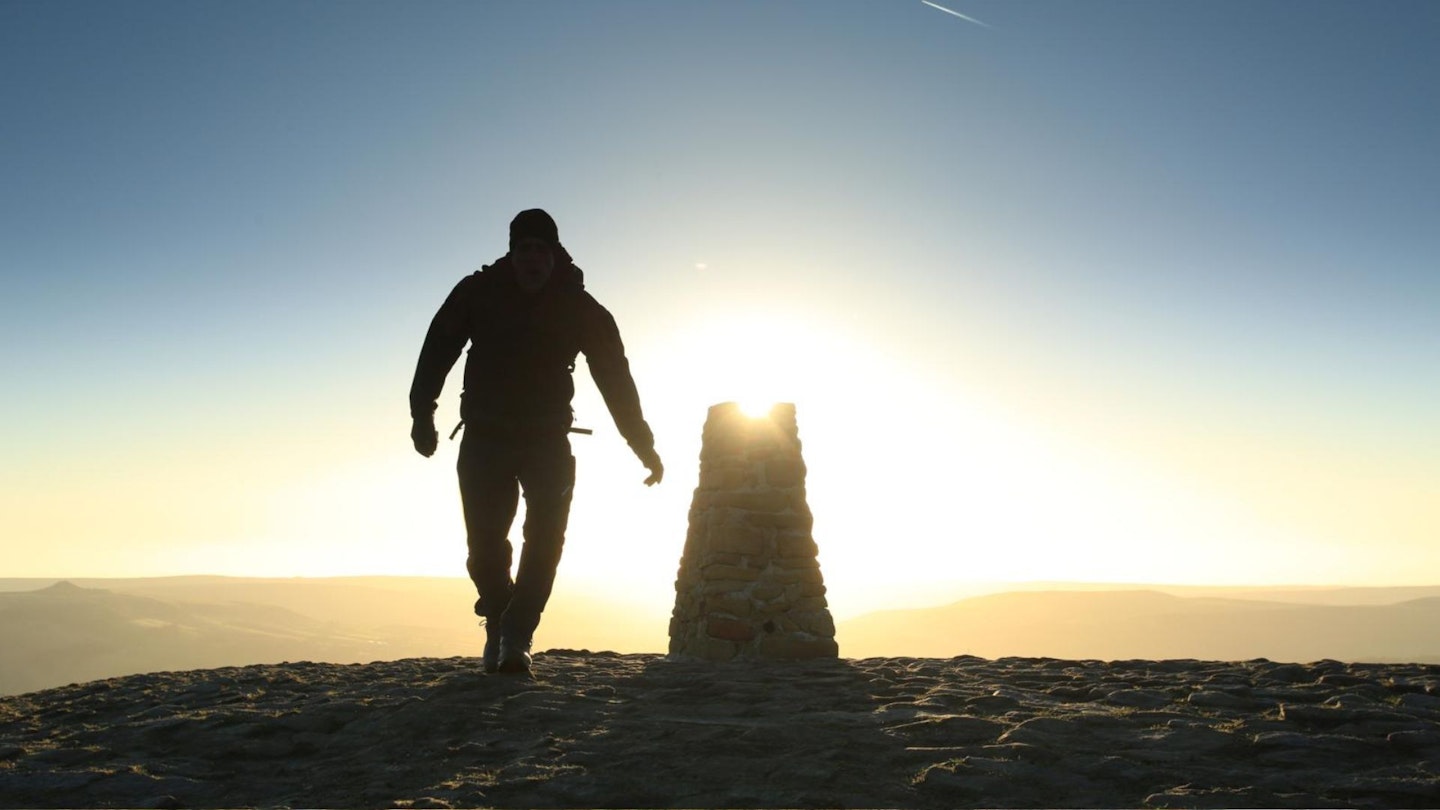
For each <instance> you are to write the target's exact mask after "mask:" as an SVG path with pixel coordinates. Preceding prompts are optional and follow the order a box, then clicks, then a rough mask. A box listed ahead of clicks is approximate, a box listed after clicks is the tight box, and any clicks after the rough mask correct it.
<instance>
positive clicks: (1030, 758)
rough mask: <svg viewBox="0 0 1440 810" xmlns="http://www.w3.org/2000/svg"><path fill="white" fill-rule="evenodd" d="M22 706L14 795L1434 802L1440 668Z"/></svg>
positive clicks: (726, 682) (185, 679) (1076, 667)
mask: <svg viewBox="0 0 1440 810" xmlns="http://www.w3.org/2000/svg"><path fill="white" fill-rule="evenodd" d="M536 674H537V677H536V678H535V679H533V680H525V679H519V678H514V677H504V676H486V675H483V674H481V673H480V672H479V671H478V662H477V661H476V660H475V659H471V658H450V659H444V660H435V659H412V660H403V661H393V662H380V663H374V664H367V665H349V666H346V665H332V664H309V663H297V664H281V665H273V666H250V667H242V668H229V669H215V670H203V671H194V672H172V673H158V674H150V675H136V676H132V677H126V678H115V679H112V680H107V681H97V682H94V683H88V684H79V685H75V686H67V687H63V688H59V689H50V690H46V691H43V692H35V693H30V694H26V695H20V696H17V697H10V698H5V699H3V700H0V806H3V807H62V806H64V807H79V806H91V807H122V806H131V807H189V808H204V807H247V806H257V807H375V808H380V807H417V808H420V807H432V808H434V807H462V806H463V807H478V806H498V807H707V806H708V807H811V806H826V807H857V806H865V807H875V806H889V807H963V806H989V807H1035V806H1054V807H1115V806H1135V807H1215V806H1224V807H1298V806H1308V807H1427V806H1428V807H1435V806H1440V667H1437V666H1407V665H1365V664H1344V663H1339V662H1334V661H1322V662H1318V663H1313V664H1308V665H1300V664H1277V663H1272V662H1269V661H1263V660H1259V661H1247V662H1232V663H1222V662H1203V661H1117V662H1108V663H1107V662H1100V661H1065V660H1055V659H1034V658H1026V659H999V660H994V661H990V660H984V659H979V658H970V657H964V658H955V659H948V660H939V659H907V658H883V659H881V658H872V659H865V660H838V661H837V660H829V661H810V662H735V663H727V664H708V663H699V662H687V661H671V660H667V659H666V658H664V657H663V656H659V655H614V654H608V653H593V654H592V653H586V652H570V651H554V652H551V653H548V654H542V655H540V656H538V657H537V659H536Z"/></svg>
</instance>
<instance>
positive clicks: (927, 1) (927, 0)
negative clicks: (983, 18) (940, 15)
mask: <svg viewBox="0 0 1440 810" xmlns="http://www.w3.org/2000/svg"><path fill="white" fill-rule="evenodd" d="M920 2H922V3H924V4H925V5H927V6H929V7H931V8H938V9H940V10H941V11H943V12H945V13H946V14H953V15H955V16H956V17H959V18H960V19H962V20H965V21H966V22H972V23H975V24H976V25H978V26H980V27H981V28H989V27H990V26H988V25H986V24H985V23H983V22H980V21H979V20H977V19H975V18H974V17H971V16H969V15H966V14H961V13H960V12H958V11H956V10H954V9H951V8H945V7H944V6H942V5H940V4H939V3H932V2H930V0H920Z"/></svg>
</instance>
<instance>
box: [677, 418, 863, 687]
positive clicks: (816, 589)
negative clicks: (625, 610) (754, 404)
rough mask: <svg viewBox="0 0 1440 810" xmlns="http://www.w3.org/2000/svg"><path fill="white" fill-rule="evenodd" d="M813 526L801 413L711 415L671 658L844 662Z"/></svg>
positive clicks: (683, 566) (692, 509) (680, 578)
mask: <svg viewBox="0 0 1440 810" xmlns="http://www.w3.org/2000/svg"><path fill="white" fill-rule="evenodd" d="M812 523H813V520H812V518H811V515H810V507H809V505H808V504H807V503H806V502H805V462H804V460H803V459H802V458H801V457H800V436H799V430H798V428H797V426H796V423H795V406H794V405H791V404H780V405H776V406H774V407H773V408H771V409H770V413H769V414H767V415H765V416H758V417H756V416H747V415H746V414H745V413H744V412H742V411H741V410H740V406H739V405H737V404H735V403H733V402H726V403H722V404H720V405H715V406H712V407H711V408H710V412H709V415H708V417H707V418H706V420H705V432H704V434H703V436H702V438H701V448H700V485H699V486H698V487H696V488H695V497H694V499H693V501H692V502H691V505H690V530H689V532H688V533H687V534H686V536H685V552H684V556H682V557H681V559H680V572H679V574H678V575H677V576H676V578H675V612H674V614H673V615H672V616H671V618H670V654H671V655H672V656H680V657H694V658H704V659H708V660H712V661H725V660H729V659H731V658H835V657H838V656H839V654H840V651H839V648H838V646H837V645H836V643H835V622H834V621H833V620H832V619H831V617H830V608H829V605H828V604H827V603H826V601H825V582H824V580H823V579H822V577H821V576H820V560H819V553H820V552H819V548H818V547H817V546H816V545H815V540H814V539H813V538H812V537H811V533H810V531H811V526H812Z"/></svg>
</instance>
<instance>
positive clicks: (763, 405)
mask: <svg viewBox="0 0 1440 810" xmlns="http://www.w3.org/2000/svg"><path fill="white" fill-rule="evenodd" d="M738 404H739V405H740V412H741V413H743V414H745V415H746V416H748V417H750V418H751V419H764V418H765V417H767V416H769V415H770V411H771V409H773V408H774V407H775V404H776V403H774V402H771V401H770V400H768V399H755V398H753V397H750V398H746V399H742V400H739V403H738Z"/></svg>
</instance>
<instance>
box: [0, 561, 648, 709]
mask: <svg viewBox="0 0 1440 810" xmlns="http://www.w3.org/2000/svg"><path fill="white" fill-rule="evenodd" d="M76 583H84V586H82V585H79V584H76ZM5 584H7V585H12V586H13V585H15V584H17V583H16V581H15V580H10V581H8V582H6V583H5ZM36 584H40V583H36ZM98 584H103V585H105V586H107V587H103V588H102V587H93V586H95V585H98ZM86 586H89V587H86ZM473 602H474V594H473V591H472V590H471V586H470V583H469V582H468V581H467V580H462V579H448V578H439V577H437V578H425V577H347V578H338V579H243V578H227V577H173V578H156V579H133V580H76V581H75V582H60V583H56V584H49V585H48V586H46V587H43V588H37V589H34V590H28V591H11V592H0V650H3V653H0V694H18V693H22V692H28V691H33V690H36V689H43V688H47V687H51V686H61V685H64V684H68V683H76V682H84V681H89V680H94V679H98V678H108V677H114V676H119V675H130V674H135V673H141V672H155V671H163V670H187V669H203V668H210V667H220V666H239V665H245V664H256V663H280V662H283V661H317V662H322V661H323V662H330V663H368V662H371V661H387V660H395V659H399V658H416V657H432V658H446V657H450V656H456V655H463V656H473V655H477V654H478V652H479V650H480V645H481V643H482V631H481V630H480V629H479V621H478V619H476V618H475V617H474V616H473V615H472V614H471V612H470V611H471V606H472V604H473ZM668 619H669V617H668V616H662V617H652V616H641V615H636V614H635V612H634V611H630V610H627V609H626V608H623V607H619V606H615V605H612V604H608V603H604V602H601V601H599V600H594V599H587V598H585V597H583V596H578V595H574V594H567V595H563V596H561V595H557V597H556V598H555V599H554V600H552V603H551V607H550V609H548V610H547V611H546V616H545V623H544V625H543V626H542V628H541V632H540V633H539V634H538V635H537V638H536V643H537V646H539V647H541V648H549V647H569V648H573V649H593V650H612V651H615V652H656V651H663V649H664V648H665V645H666V638H665V627H666V622H667V621H668Z"/></svg>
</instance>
